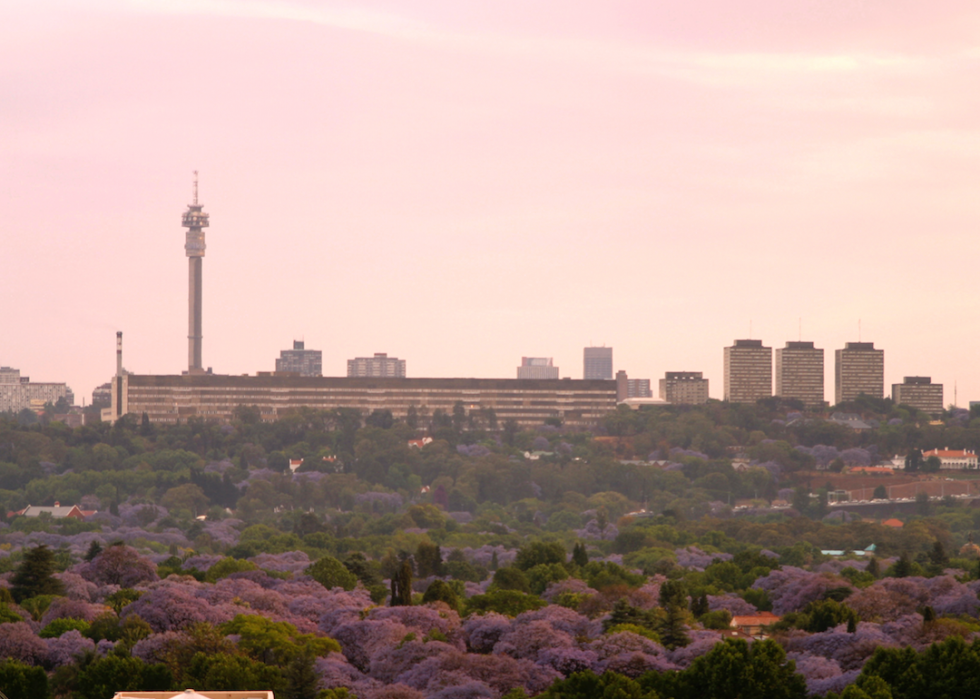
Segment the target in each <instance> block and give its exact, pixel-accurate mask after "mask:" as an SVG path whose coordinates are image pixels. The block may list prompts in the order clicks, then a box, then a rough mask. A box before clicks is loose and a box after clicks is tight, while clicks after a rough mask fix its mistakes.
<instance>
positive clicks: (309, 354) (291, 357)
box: [276, 340, 323, 376]
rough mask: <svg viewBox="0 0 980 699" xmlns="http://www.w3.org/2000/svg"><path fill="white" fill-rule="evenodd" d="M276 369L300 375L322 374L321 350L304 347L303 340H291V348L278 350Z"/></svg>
mask: <svg viewBox="0 0 980 699" xmlns="http://www.w3.org/2000/svg"><path fill="white" fill-rule="evenodd" d="M276 371H288V372H293V373H296V374H299V375H300V376H323V352H322V351H320V350H313V349H306V343H305V342H304V341H303V340H293V348H292V349H291V350H282V351H281V352H279V359H277V360H276Z"/></svg>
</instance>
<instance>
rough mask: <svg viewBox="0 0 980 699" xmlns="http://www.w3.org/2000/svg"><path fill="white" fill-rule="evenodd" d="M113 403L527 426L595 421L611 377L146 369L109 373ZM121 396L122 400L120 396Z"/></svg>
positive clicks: (174, 418) (213, 412) (156, 410)
mask: <svg viewBox="0 0 980 699" xmlns="http://www.w3.org/2000/svg"><path fill="white" fill-rule="evenodd" d="M112 388H113V390H112V399H113V402H112V406H111V409H110V410H108V411H106V412H105V413H104V417H103V419H108V420H115V419H117V418H118V417H119V416H121V415H126V414H128V413H129V414H133V415H135V416H137V417H139V416H141V415H142V414H143V413H146V415H147V418H148V419H149V420H150V421H151V422H156V423H170V424H173V423H176V422H178V421H185V420H187V419H189V418H201V419H205V420H214V421H218V422H228V421H230V420H231V419H232V417H233V413H234V410H235V408H236V407H238V406H256V407H257V408H258V410H259V413H260V414H261V416H262V419H263V420H266V421H274V420H276V419H278V418H279V417H281V416H283V415H285V414H288V413H290V412H293V411H295V410H297V409H300V408H314V409H320V410H330V409H334V408H355V409H357V410H360V411H361V413H362V414H364V415H368V414H370V413H371V412H373V411H375V410H390V411H391V413H392V415H393V416H394V417H395V418H396V419H399V418H404V417H406V416H407V415H408V411H409V409H410V408H411V407H413V406H414V407H415V410H416V412H417V413H418V414H425V413H426V412H427V413H428V414H429V415H432V414H433V413H434V412H435V411H436V410H443V411H445V412H447V413H451V412H452V410H453V407H454V406H455V405H456V403H457V402H461V403H462V404H463V406H464V408H465V409H466V410H467V411H468V412H469V411H472V410H481V409H489V408H493V410H494V411H495V413H496V415H497V419H498V420H499V421H500V423H503V422H505V421H507V420H515V421H516V422H517V423H518V424H519V425H522V426H533V425H539V424H541V423H543V422H544V421H545V420H547V419H549V418H560V419H562V420H563V421H564V422H565V424H568V425H571V426H578V427H591V426H594V425H596V424H597V423H598V422H599V420H601V419H602V417H603V416H605V415H607V414H609V413H610V412H612V411H614V410H615V409H616V382H615V381H585V380H572V379H564V380H547V381H533V380H521V379H409V378H403V379H393V378H377V379H376V378H358V377H353V378H352V377H346V378H345V377H299V376H270V375H268V374H266V375H260V376H220V375H190V374H188V375H183V376H145V375H136V374H122V375H118V376H116V377H114V378H113V380H112ZM120 401H121V402H120Z"/></svg>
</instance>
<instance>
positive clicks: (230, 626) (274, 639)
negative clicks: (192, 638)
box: [219, 614, 340, 665]
mask: <svg viewBox="0 0 980 699" xmlns="http://www.w3.org/2000/svg"><path fill="white" fill-rule="evenodd" d="M219 629H220V631H221V633H222V634H224V635H226V636H227V635H231V634H235V635H237V636H238V637H239V640H238V648H239V649H240V650H243V651H245V652H246V653H248V654H249V655H250V656H252V657H253V658H255V659H256V660H259V661H261V662H264V663H270V664H274V665H286V664H288V663H289V662H290V661H292V660H293V659H294V658H295V657H296V656H298V655H300V654H302V653H305V652H310V653H312V654H313V656H314V657H322V656H325V655H327V654H329V653H331V652H334V653H339V652H340V644H339V643H337V642H336V641H335V640H333V639H332V638H326V637H317V636H314V635H313V634H301V633H299V631H298V630H297V629H296V627H295V626H293V625H292V624H290V623H288V622H285V621H272V620H271V619H267V618H266V617H264V616H258V615H255V614H238V615H236V616H235V618H234V619H232V620H231V621H229V622H226V623H224V624H222V625H221V626H220V627H219Z"/></svg>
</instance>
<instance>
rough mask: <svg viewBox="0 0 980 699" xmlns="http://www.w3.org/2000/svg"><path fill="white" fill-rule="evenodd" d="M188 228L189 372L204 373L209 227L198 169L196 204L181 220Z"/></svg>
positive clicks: (195, 192)
mask: <svg viewBox="0 0 980 699" xmlns="http://www.w3.org/2000/svg"><path fill="white" fill-rule="evenodd" d="M181 225H182V226H183V227H184V228H186V229H187V235H186V239H185V242H184V252H186V253H187V262H188V287H189V288H188V291H189V293H188V319H187V325H188V329H187V344H188V348H187V373H188V374H201V373H204V367H203V366H202V362H201V343H202V340H203V339H204V333H203V329H202V328H203V319H202V315H203V310H204V293H203V291H204V290H203V283H204V270H203V264H204V250H205V247H206V246H205V244H204V229H205V228H207V227H208V225H209V221H208V215H207V214H206V213H204V206H203V205H202V204H201V203H200V202H199V201H198V197H197V170H195V171H194V203H193V204H189V205H188V207H187V211H185V212H184V215H183V217H182V219H181Z"/></svg>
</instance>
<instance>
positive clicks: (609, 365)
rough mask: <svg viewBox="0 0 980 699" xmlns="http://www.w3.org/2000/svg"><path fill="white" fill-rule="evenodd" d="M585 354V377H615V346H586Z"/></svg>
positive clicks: (583, 376) (603, 378)
mask: <svg viewBox="0 0 980 699" xmlns="http://www.w3.org/2000/svg"><path fill="white" fill-rule="evenodd" d="M582 356H583V364H584V366H583V372H582V378H583V379H602V380H605V381H609V380H610V379H612V377H613V348H612V347H586V348H585V350H584V351H583V353H582Z"/></svg>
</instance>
